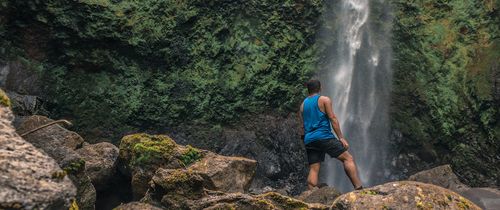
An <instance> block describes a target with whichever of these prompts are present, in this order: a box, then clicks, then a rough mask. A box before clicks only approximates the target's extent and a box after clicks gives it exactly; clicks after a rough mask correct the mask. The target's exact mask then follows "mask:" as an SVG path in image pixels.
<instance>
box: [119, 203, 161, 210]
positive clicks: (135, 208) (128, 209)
mask: <svg viewBox="0 0 500 210" xmlns="http://www.w3.org/2000/svg"><path fill="white" fill-rule="evenodd" d="M114 210H162V209H161V208H158V207H156V206H153V205H150V204H147V203H141V202H132V203H127V204H122V205H119V206H117V207H116V208H114Z"/></svg>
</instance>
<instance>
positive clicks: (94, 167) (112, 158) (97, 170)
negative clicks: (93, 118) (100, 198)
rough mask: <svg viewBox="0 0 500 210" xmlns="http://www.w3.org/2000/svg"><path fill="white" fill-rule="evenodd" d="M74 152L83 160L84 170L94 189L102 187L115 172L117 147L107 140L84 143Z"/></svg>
mask: <svg viewBox="0 0 500 210" xmlns="http://www.w3.org/2000/svg"><path fill="white" fill-rule="evenodd" d="M76 152H77V153H78V154H80V156H81V157H82V158H83V159H84V160H85V171H86V173H87V175H88V176H89V177H90V180H91V181H92V184H93V185H94V187H95V188H96V189H98V190H99V189H104V188H105V187H106V186H107V182H108V181H109V180H110V179H111V178H112V177H113V175H114V174H115V172H116V163H117V159H118V154H119V149H118V147H116V146H115V145H113V144H111V143H108V142H101V143H97V144H89V145H85V146H83V147H82V148H80V149H77V150H76Z"/></svg>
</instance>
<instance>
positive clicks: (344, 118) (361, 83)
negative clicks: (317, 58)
mask: <svg viewBox="0 0 500 210" xmlns="http://www.w3.org/2000/svg"><path fill="white" fill-rule="evenodd" d="M371 4H373V5H375V4H378V6H379V7H378V8H382V9H383V8H388V7H387V6H386V5H385V4H387V3H384V2H383V1H381V0H379V1H376V0H343V1H334V2H332V3H331V5H330V6H331V7H332V9H331V11H328V12H327V14H326V15H325V18H328V19H325V20H324V21H325V22H328V21H333V27H331V28H335V30H330V31H329V32H324V33H323V34H322V36H323V39H322V40H323V41H324V42H331V43H325V44H326V45H327V46H329V47H328V48H329V51H328V52H329V53H328V55H327V56H326V57H327V60H328V62H327V64H326V66H325V67H324V68H323V70H322V71H321V73H320V75H319V76H320V80H321V81H322V84H323V92H322V94H323V95H327V96H329V97H331V98H332V101H333V106H334V112H335V113H336V115H337V118H338V119H339V122H340V125H341V130H342V132H343V133H344V136H345V137H346V139H347V140H348V141H349V143H350V146H351V149H350V150H349V151H350V152H351V154H353V156H354V158H355V160H356V162H357V164H358V170H359V175H360V178H361V180H362V181H363V184H364V185H365V186H370V185H374V184H377V183H380V182H383V181H385V180H386V177H388V176H389V173H390V172H389V171H387V170H386V168H387V167H386V165H387V164H386V162H387V161H386V160H387V159H386V157H387V156H386V155H387V154H386V153H387V143H386V142H387V141H388V136H389V135H388V134H389V119H388V105H389V100H390V98H389V96H390V86H391V85H390V83H391V69H390V59H391V51H390V45H389V44H388V43H389V38H390V33H389V32H390V30H387V29H383V28H378V27H382V26H386V25H387V24H385V25H384V23H383V22H384V21H386V22H387V21H388V20H382V19H378V20H377V21H378V22H375V21H373V20H372V17H374V15H371V14H370V12H371V11H372V10H371V7H372V6H373V5H371ZM387 11H388V9H387V10H385V11H384V10H378V11H377V12H379V13H380V12H382V13H383V12H387ZM382 16H383V14H382ZM376 17H380V16H376ZM330 18H331V19H333V20H329V19H330ZM381 22H382V23H381ZM388 23H389V25H390V22H388ZM376 24H379V25H376ZM329 36H333V37H335V38H331V37H329ZM325 165H326V166H324V168H326V170H322V174H321V178H322V180H321V181H323V182H326V183H327V184H328V185H330V186H334V187H336V188H337V189H339V190H341V191H344V192H345V191H350V190H352V185H351V183H350V181H349V180H348V178H347V176H346V175H345V173H344V170H343V168H342V165H341V164H340V162H339V161H337V160H335V159H328V160H326V164H325Z"/></svg>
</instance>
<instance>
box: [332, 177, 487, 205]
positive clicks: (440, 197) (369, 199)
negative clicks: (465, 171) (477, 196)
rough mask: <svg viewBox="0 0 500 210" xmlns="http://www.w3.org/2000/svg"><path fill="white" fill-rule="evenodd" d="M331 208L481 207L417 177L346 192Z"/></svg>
mask: <svg viewBox="0 0 500 210" xmlns="http://www.w3.org/2000/svg"><path fill="white" fill-rule="evenodd" d="M331 209H478V210H479V209H481V208H479V207H478V206H477V205H475V204H474V203H472V202H471V201H469V200H467V199H466V198H464V197H462V196H460V195H459V194H457V193H455V192H453V191H450V190H448V189H445V188H442V187H439V186H436V185H431V184H425V183H421V182H413V181H400V182H390V183H386V184H383V185H378V186H375V187H372V188H368V189H364V190H358V191H353V192H350V193H346V194H343V195H341V196H340V197H338V198H337V199H335V201H334V202H333V204H332V206H331Z"/></svg>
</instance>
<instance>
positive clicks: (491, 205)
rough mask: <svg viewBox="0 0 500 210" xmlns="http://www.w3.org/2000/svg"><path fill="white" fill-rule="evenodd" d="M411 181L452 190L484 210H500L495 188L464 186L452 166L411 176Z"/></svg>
mask: <svg viewBox="0 0 500 210" xmlns="http://www.w3.org/2000/svg"><path fill="white" fill-rule="evenodd" d="M409 180H410V181H418V182H424V183H429V184H434V185H438V186H441V187H444V188H447V189H450V190H452V191H455V192H457V193H458V194H460V195H462V196H464V197H465V198H467V199H469V200H470V201H472V202H474V203H475V204H476V205H478V206H479V207H481V208H482V209H500V191H498V190H496V189H493V188H470V187H469V186H467V185H465V184H462V183H461V182H460V180H459V179H458V177H457V176H456V175H455V173H454V172H453V170H452V169H451V167H450V165H443V166H439V167H435V168H432V169H429V170H426V171H421V172H419V173H416V174H414V175H412V176H410V178H409Z"/></svg>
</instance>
